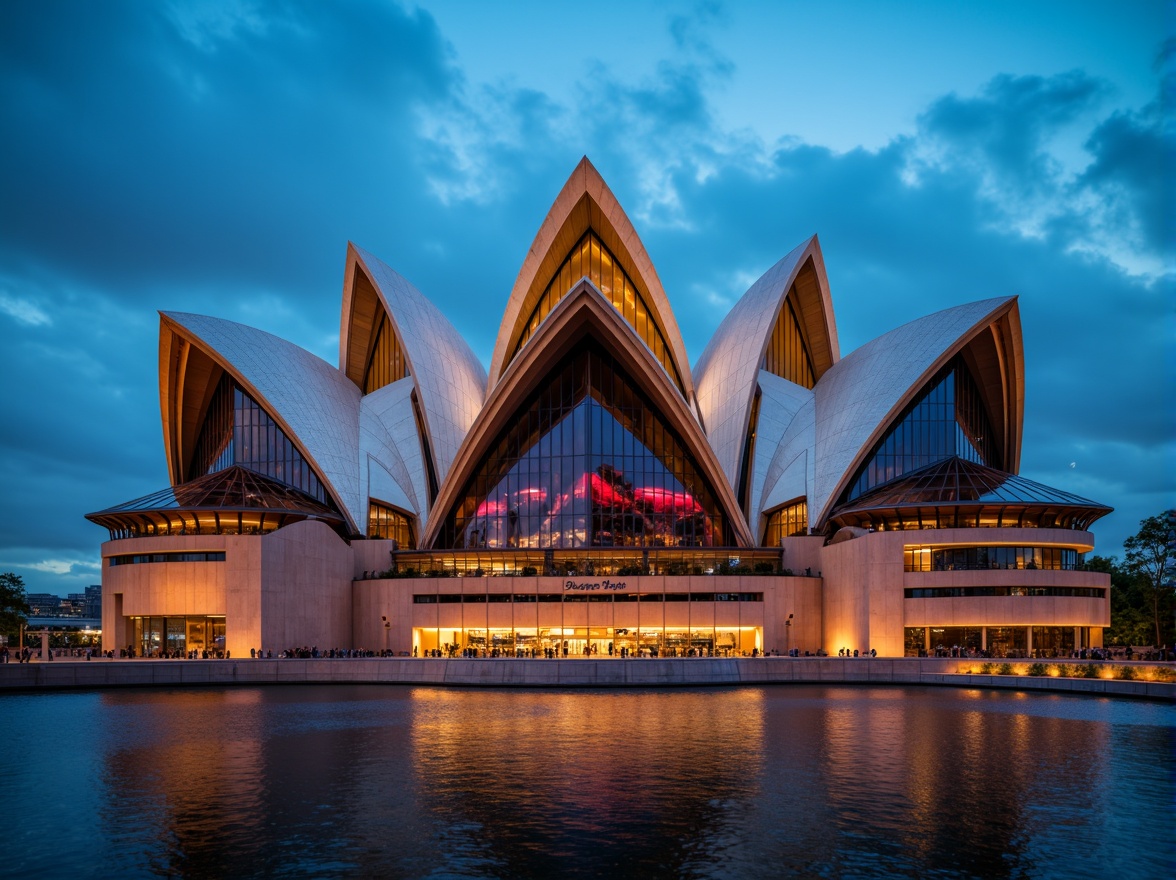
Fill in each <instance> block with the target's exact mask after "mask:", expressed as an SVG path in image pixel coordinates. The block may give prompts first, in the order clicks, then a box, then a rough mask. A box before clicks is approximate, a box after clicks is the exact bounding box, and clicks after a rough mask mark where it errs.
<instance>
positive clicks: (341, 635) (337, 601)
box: [102, 522, 354, 657]
mask: <svg viewBox="0 0 1176 880" xmlns="http://www.w3.org/2000/svg"><path fill="white" fill-rule="evenodd" d="M217 551H220V552H224V554H225V561H224V562H153V563H142V564H137V565H116V566H111V565H110V564H109V561H108V560H109V557H111V556H119V555H123V554H128V553H134V554H140V553H181V552H217ZM102 556H103V565H102V631H103V640H104V642H105V646H106V647H107V648H113V649H115V650H117V649H118V648H119V647H122V646H125V645H126V644H127V643H128V641H129V639H130V633H129V632H128V629H127V626H126V618H128V617H139V616H143V617H147V616H152V617H181V616H189V615H193V616H203V615H211V616H221V615H223V616H224V617H225V644H226V648H227V649H228V651H229V653H230V654H232V655H233V656H235V657H247V656H248V655H249V649H250V648H262V649H263V650H272V651H274V653H277V652H278V651H280V650H282V649H284V648H287V647H295V646H299V647H300V646H302V645H303V644H316V643H317V644H318V645H319V647H354V645H353V643H352V638H351V576H352V565H353V555H352V552H351V549H350V548H349V547H348V545H347V544H346V542H344V541H343V540H342V539H341V538H339V536H338V535H336V534H335V533H334V532H333V531H332V530H331V529H330V528H329V527H327V526H326V525H324V524H323V523H320V522H301V523H295V524H293V525H290V526H287V527H286V528H284V529H279V530H278V531H276V532H272V533H270V534H268V535H265V536H257V535H187V536H182V537H181V536H175V537H161V538H135V539H124V540H119V541H108V542H107V543H105V544H103V545H102Z"/></svg>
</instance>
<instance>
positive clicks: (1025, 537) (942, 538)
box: [821, 529, 1111, 657]
mask: <svg viewBox="0 0 1176 880" xmlns="http://www.w3.org/2000/svg"><path fill="white" fill-rule="evenodd" d="M907 545H913V546H934V547H952V546H994V545H1006V546H1053V547H1067V548H1070V549H1075V550H1078V551H1079V552H1089V551H1090V550H1091V549H1093V546H1094V540H1093V536H1092V535H1091V534H1090V533H1089V532H1078V531H1071V530H1068V529H927V530H922V531H907V532H874V533H871V534H868V535H864V536H862V537H859V538H855V539H853V540H851V541H846V542H843V543H840V544H833V545H830V546H828V547H825V548H824V549H823V550H822V553H821V559H822V569H821V571H822V574H823V579H824V618H825V632H824V637H825V645H824V647H825V649H826V650H828V651H829V652H830V653H832V654H836V653H837V651H838V649H839V648H842V647H847V648H850V649H858V650H869V649H870V648H873V649H875V650H877V651H878V653H879V655H881V656H888V657H889V656H902V653H903V628H904V627H907V626H932V625H934V626H1074V627H1088V626H1089V627H1103V626H1109V625H1110V613H1111V612H1110V609H1111V604H1110V578H1109V577H1108V576H1107V575H1103V574H1100V573H1098V572H1085V571H1050V570H1044V569H1038V570H984V571H936V572H906V571H904V570H903V568H904V561H903V550H904V548H905V547H906V546H907ZM969 586H975V587H984V586H1024V587H1099V588H1103V589H1106V590H1107V596H1106V598H1105V599H1085V598H1075V597H1052V596H1009V597H1003V596H993V597H967V598H940V599H905V598H904V597H903V590H904V589H907V588H932V587H969ZM1095 638H1096V639H1099V638H1101V633H1096V634H1095Z"/></svg>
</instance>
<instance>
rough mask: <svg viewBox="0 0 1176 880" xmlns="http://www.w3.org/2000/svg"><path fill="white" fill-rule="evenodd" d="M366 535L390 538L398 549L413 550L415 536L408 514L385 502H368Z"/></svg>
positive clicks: (414, 547)
mask: <svg viewBox="0 0 1176 880" xmlns="http://www.w3.org/2000/svg"><path fill="white" fill-rule="evenodd" d="M368 537H369V538H383V539H391V540H393V541H395V542H396V549H398V550H415V549H416V536H415V535H414V534H413V530H412V519H411V518H410V517H409V516H408V514H406V513H404V512H402V511H399V510H397V509H396V508H395V507H392V506H390V505H387V504H380V503H379V502H378V501H372V502H370V503H369V504H368Z"/></svg>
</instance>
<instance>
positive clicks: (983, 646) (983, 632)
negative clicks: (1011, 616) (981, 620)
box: [980, 626, 988, 654]
mask: <svg viewBox="0 0 1176 880" xmlns="http://www.w3.org/2000/svg"><path fill="white" fill-rule="evenodd" d="M980 650H981V651H983V652H984V653H985V654H987V653H988V627H986V626H982V627H980Z"/></svg>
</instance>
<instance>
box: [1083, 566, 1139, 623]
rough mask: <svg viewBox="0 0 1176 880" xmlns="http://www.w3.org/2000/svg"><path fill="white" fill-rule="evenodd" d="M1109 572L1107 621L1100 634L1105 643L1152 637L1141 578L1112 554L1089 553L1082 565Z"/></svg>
mask: <svg viewBox="0 0 1176 880" xmlns="http://www.w3.org/2000/svg"><path fill="white" fill-rule="evenodd" d="M1083 568H1085V569H1086V570H1087V571H1101V572H1102V573H1103V574H1108V575H1110V576H1111V625H1110V626H1109V627H1108V628H1107V629H1106V631H1105V632H1104V634H1103V641H1104V643H1105V644H1107V645H1145V644H1147V643H1148V642H1150V641H1151V639H1152V620H1151V615H1150V614H1149V613H1148V609H1147V607H1146V606H1147V597H1146V596H1145V595H1144V594H1143V590H1142V588H1141V586H1140V580H1141V578H1139V577H1137V576H1135V575H1133V574H1132V573H1131V572H1129V571H1127V569H1126V567H1125V566H1124V565H1123V564H1122V563H1120V562H1119V560H1118V559H1116V558H1115V557H1113V556H1091V557H1090V558H1089V559H1087V560H1086V564H1085V565H1084V566H1083Z"/></svg>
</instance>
